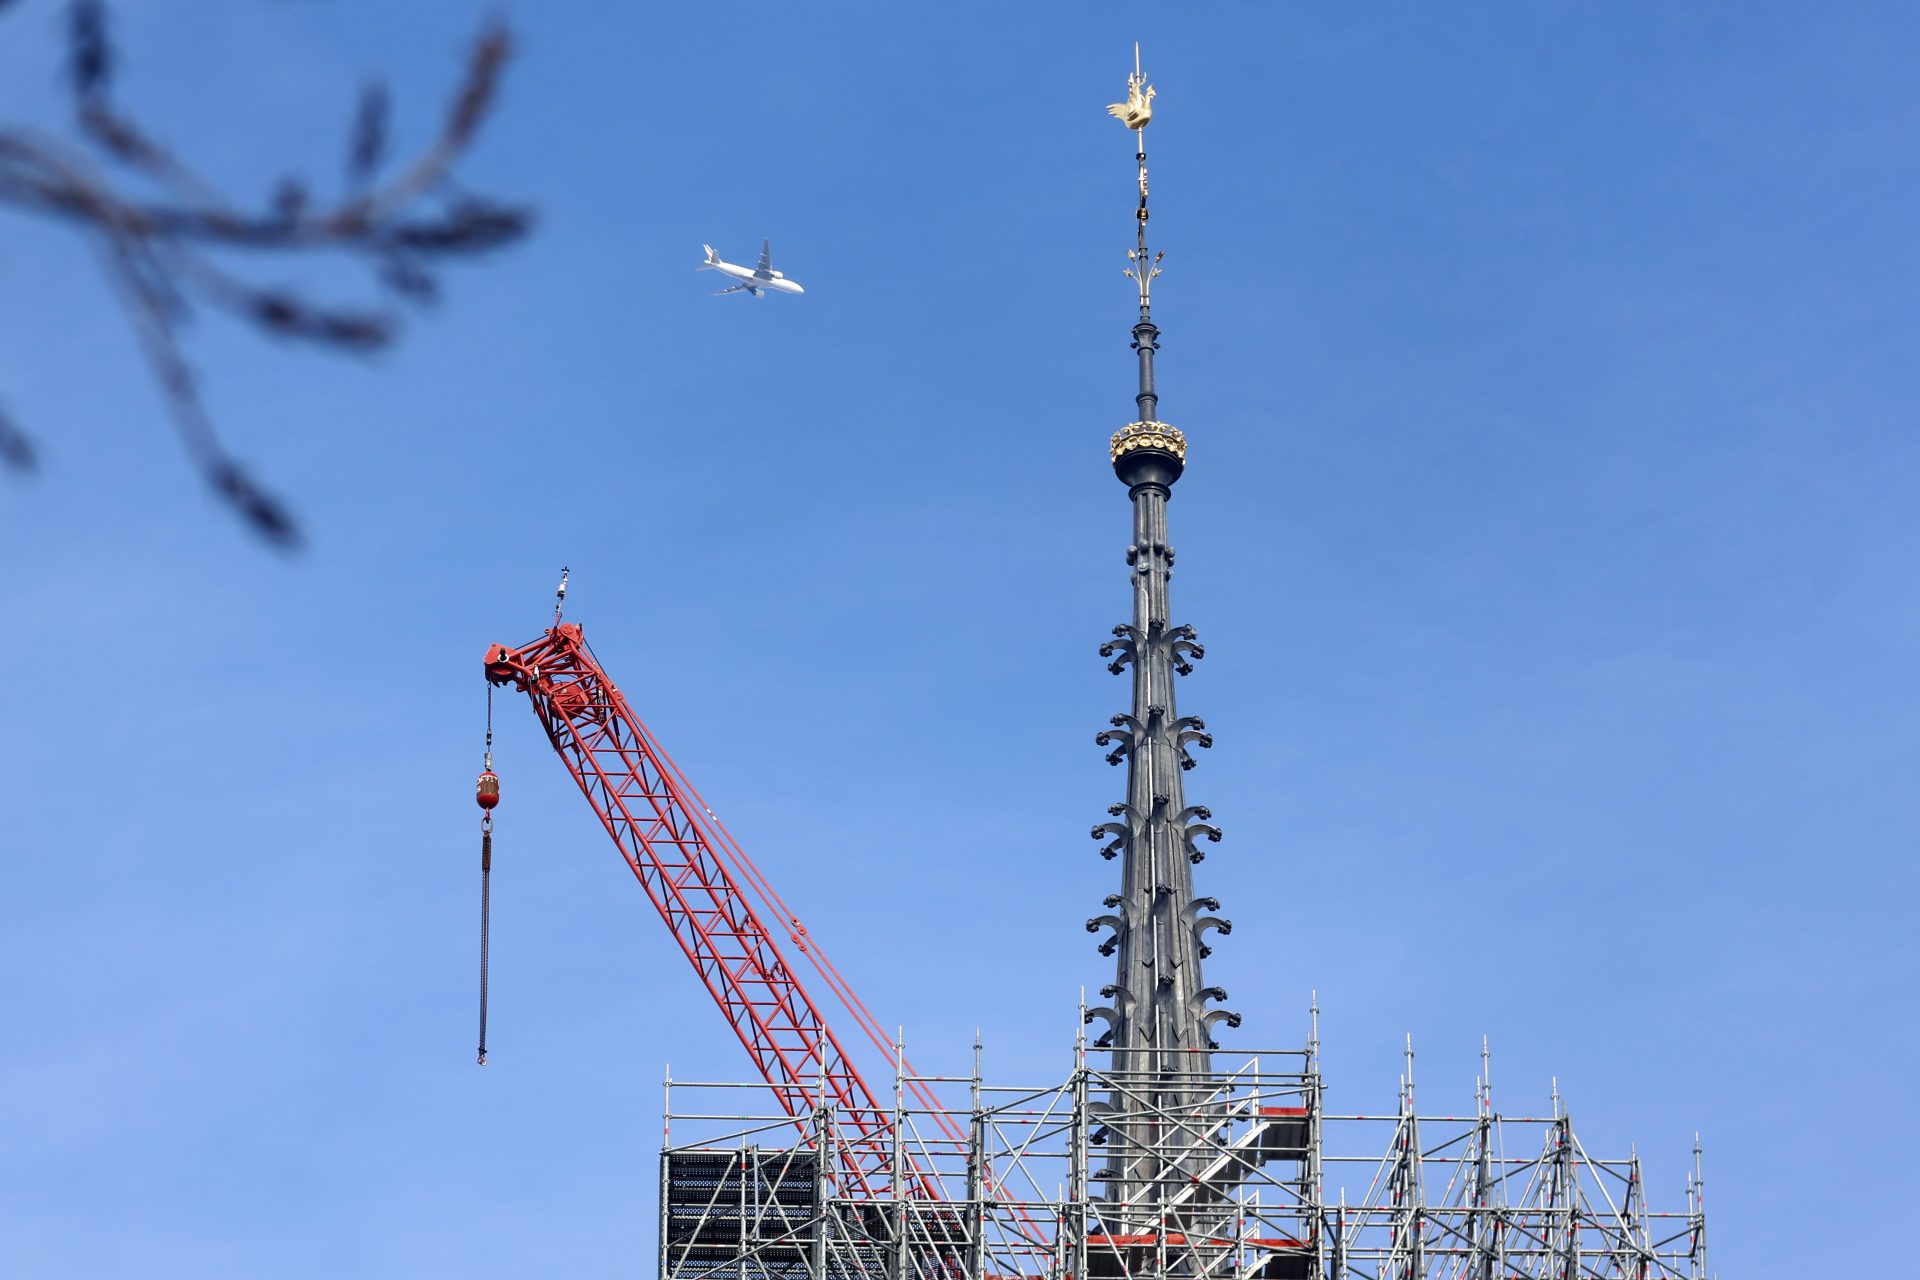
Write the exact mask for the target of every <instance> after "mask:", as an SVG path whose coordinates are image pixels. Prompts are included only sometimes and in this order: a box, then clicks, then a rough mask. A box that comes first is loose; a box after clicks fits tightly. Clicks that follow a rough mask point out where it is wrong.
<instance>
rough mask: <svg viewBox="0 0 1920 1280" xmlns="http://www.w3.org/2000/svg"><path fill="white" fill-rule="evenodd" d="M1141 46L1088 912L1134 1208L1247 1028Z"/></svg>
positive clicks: (1124, 1186) (1121, 1163)
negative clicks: (1155, 227)
mask: <svg viewBox="0 0 1920 1280" xmlns="http://www.w3.org/2000/svg"><path fill="white" fill-rule="evenodd" d="M1138 57H1139V54H1138V48H1137V46H1136V50H1135V66H1134V73H1133V75H1131V76H1130V77H1128V80H1127V101H1126V102H1124V103H1116V104H1114V105H1113V106H1110V107H1108V108H1107V110H1108V112H1109V113H1110V114H1112V115H1113V116H1115V117H1116V118H1118V119H1119V120H1121V121H1122V122H1123V123H1125V124H1126V126H1127V127H1128V129H1130V130H1131V131H1132V132H1133V136H1134V138H1135V140H1136V142H1135V156H1134V158H1135V161H1136V163H1137V165H1138V167H1139V196H1140V198H1139V205H1138V208H1137V209H1136V211H1135V215H1134V218H1135V224H1136V229H1135V243H1134V247H1133V248H1132V249H1130V250H1129V251H1128V253H1127V257H1128V259H1129V260H1130V262H1131V265H1130V266H1129V267H1128V269H1127V275H1128V276H1129V277H1131V278H1132V279H1133V281H1134V283H1135V284H1136V285H1137V286H1138V289H1139V297H1140V315H1139V319H1138V320H1137V321H1136V322H1135V323H1134V326H1133V349H1134V351H1135V352H1137V353H1138V356H1139V386H1138V391H1137V393H1136V394H1135V396H1134V402H1135V404H1136V405H1137V406H1138V415H1139V416H1138V417H1137V418H1136V420H1135V421H1133V422H1130V423H1128V424H1127V425H1126V426H1125V427H1122V428H1121V429H1120V430H1119V431H1118V432H1116V433H1115V434H1114V436H1113V440H1112V445H1111V453H1110V456H1111V460H1112V463H1113V470H1114V474H1115V475H1117V476H1118V477H1119V478H1120V480H1121V481H1122V482H1123V483H1124V484H1125V485H1126V486H1127V493H1128V496H1129V498H1130V499H1131V501H1132V504H1133V541H1132V543H1131V544H1130V545H1129V546H1128V547H1127V564H1128V566H1129V567H1130V570H1131V573H1130V577H1131V580H1132V594H1133V618H1132V621H1131V622H1130V623H1128V624H1124V625H1122V626H1118V627H1115V628H1114V631H1113V635H1114V638H1113V639H1112V640H1110V641H1108V642H1107V643H1106V644H1104V645H1102V646H1101V649H1100V653H1101V656H1103V657H1108V658H1111V659H1112V662H1111V663H1110V664H1109V665H1108V670H1110V671H1112V672H1113V673H1114V674H1116V675H1119V674H1122V673H1123V672H1127V671H1128V670H1129V669H1130V670H1131V673H1132V677H1133V699H1132V707H1131V709H1130V711H1129V712H1126V713H1123V714H1120V715H1116V716H1114V717H1113V720H1112V727H1111V728H1109V729H1106V730H1104V731H1102V732H1101V733H1100V734H1099V735H1098V736H1097V738H1096V739H1095V740H1096V741H1097V742H1098V743H1099V744H1100V745H1102V746H1106V747H1110V748H1111V750H1110V752H1109V754H1108V755H1107V761H1108V763H1109V764H1114V765H1118V764H1121V763H1123V762H1124V763H1125V765H1126V767H1127V798H1126V800H1125V801H1124V802H1122V803H1120V804H1116V805H1114V806H1112V808H1110V809H1109V810H1108V813H1109V814H1110V815H1111V816H1112V819H1113V820H1112V821H1110V822H1105V823H1102V824H1101V825H1099V826H1097V827H1095V828H1094V830H1093V834H1094V838H1095V839H1098V840H1102V841H1103V842H1104V846H1103V848H1102V849H1101V853H1102V854H1103V855H1104V856H1105V857H1107V858H1109V859H1118V860H1119V861H1120V871H1121V876H1120V892H1119V893H1118V894H1116V895H1112V896H1109V897H1108V898H1107V900H1106V902H1107V905H1108V907H1109V914H1107V915H1103V916H1097V917H1095V918H1094V919H1093V920H1090V921H1089V922H1088V926H1087V927H1088V928H1089V929H1090V930H1092V931H1095V932H1099V931H1102V930H1104V929H1108V928H1110V929H1112V930H1113V934H1112V936H1111V937H1110V938H1108V939H1106V940H1105V941H1103V942H1102V944H1101V947H1100V950H1101V952H1102V953H1103V954H1107V955H1114V956H1115V957H1116V968H1115V974H1114V980H1113V983H1112V985H1110V986H1108V987H1105V988H1102V994H1103V995H1106V996H1107V997H1108V1003H1106V1004H1105V1005H1103V1006H1102V1007H1101V1008H1099V1009H1095V1010H1093V1011H1091V1012H1090V1013H1089V1014H1088V1020H1089V1021H1093V1020H1095V1019H1101V1020H1104V1021H1105V1022H1106V1023H1107V1028H1106V1031H1105V1033H1104V1034H1103V1035H1102V1036H1101V1037H1100V1039H1099V1040H1098V1041H1097V1042H1096V1043H1097V1044H1098V1045H1099V1046H1100V1047H1110V1048H1112V1049H1113V1050H1114V1054H1113V1069H1114V1071H1115V1072H1116V1073H1119V1075H1120V1076H1122V1077H1124V1078H1126V1079H1128V1080H1130V1081H1133V1082H1134V1083H1133V1085H1132V1086H1131V1087H1129V1088H1128V1089H1127V1090H1126V1091H1125V1092H1126V1096H1125V1097H1122V1096H1121V1095H1120V1094H1119V1093H1118V1092H1117V1093H1116V1094H1115V1098H1114V1104H1113V1108H1114V1109H1113V1120H1112V1123H1110V1124H1109V1126H1108V1128H1109V1130H1110V1132H1111V1134H1112V1135H1113V1140H1111V1141H1110V1145H1109V1147H1108V1153H1109V1154H1108V1159H1109V1162H1110V1167H1109V1170H1108V1173H1107V1175H1106V1176H1107V1177H1108V1178H1109V1179H1110V1181H1109V1186H1108V1197H1109V1199H1111V1200H1113V1201H1116V1202H1134V1201H1137V1199H1138V1194H1139V1193H1140V1192H1142V1191H1143V1190H1144V1188H1146V1187H1147V1186H1148V1185H1149V1184H1151V1183H1153V1182H1154V1181H1155V1180H1156V1179H1157V1178H1158V1176H1159V1174H1160V1172H1161V1171H1162V1168H1163V1167H1164V1161H1163V1159H1162V1158H1160V1157H1156V1156H1154V1155H1152V1154H1150V1153H1151V1152H1152V1151H1153V1150H1155V1149H1159V1150H1165V1146H1164V1138H1165V1137H1166V1135H1164V1134H1162V1133H1160V1132H1159V1129H1160V1126H1161V1122H1160V1121H1159V1120H1157V1119H1156V1118H1155V1116H1156V1115H1165V1114H1166V1113H1167V1111H1168V1109H1175V1110H1177V1109H1178V1108H1179V1105H1180V1103H1181V1101H1182V1099H1188V1098H1191V1097H1192V1096H1193V1095H1194V1091H1195V1090H1196V1087H1199V1088H1204V1085H1202V1084H1201V1081H1203V1080H1204V1079H1205V1077H1206V1076H1207V1074H1208V1073H1209V1071H1210V1059H1209V1057H1208V1053H1207V1051H1208V1050H1209V1049H1212V1048H1215V1047H1217V1046H1216V1045H1215V1044H1214V1042H1213V1035H1212V1032H1213V1028H1214V1026H1215V1025H1216V1024H1217V1023H1220V1022H1225V1023H1226V1024H1227V1025H1229V1026H1238V1025H1239V1022H1240V1018H1239V1015H1238V1014H1234V1013H1229V1012H1227V1011H1225V1010H1224V1009H1219V1008H1211V1007H1209V1006H1210V1005H1211V1004H1214V1003H1216V1002H1218V1001H1222V1000H1224V999H1226V994H1227V993H1226V992H1225V991H1223V990H1221V989H1220V988H1219V987H1215V986H1209V985H1208V984H1207V982H1206V980H1205V979H1204V978H1203V977H1202V976H1201V961H1202V959H1203V958H1204V957H1205V956H1206V955H1207V954H1208V953H1209V951H1210V949H1211V948H1210V947H1209V946H1208V944H1207V941H1206V939H1207V935H1208V934H1209V933H1210V932H1211V931H1215V930H1217V931H1218V932H1220V933H1226V932H1228V931H1229V930H1230V929H1231V925H1230V924H1229V923H1228V922H1227V921H1224V920H1221V919H1218V918H1216V917H1214V916H1212V915H1210V914H1207V913H1209V912H1212V911H1215V910H1218V908H1219V903H1218V902H1217V901H1216V900H1214V899H1212V898H1200V897H1196V896H1195V893H1194V886H1193V868H1194V866H1195V864H1197V863H1198V862H1200V861H1201V859H1202V858H1204V857H1205V856H1206V855H1205V853H1204V852H1203V851H1202V845H1203V844H1204V843H1210V842H1213V841H1217V840H1219V839H1220V829H1219V828H1218V827H1215V826H1213V825H1212V824H1211V822H1210V821H1209V819H1210V818H1211V817H1212V815H1211V814H1210V813H1209V812H1208V811H1207V810H1206V809H1205V808H1204V807H1202V806H1200V805H1190V804H1188V803H1187V799H1186V794H1185V788H1184V786H1183V783H1182V778H1183V776H1184V774H1185V773H1186V771H1187V770H1189V769H1191V768H1192V767H1193V765H1194V757H1193V755H1192V749H1193V748H1195V747H1209V746H1212V745H1213V739H1212V737H1211V736H1210V735H1209V734H1208V733H1207V732H1206V725H1205V723H1204V722H1203V721H1201V719H1200V718H1199V717H1198V716H1184V717H1183V716H1182V715H1181V714H1180V712H1179V710H1178V708H1177V706H1176V704H1175V698H1174V681H1175V678H1176V676H1185V675H1186V674H1188V673H1189V672H1190V671H1191V670H1192V669H1193V665H1192V664H1193V662H1194V661H1195V660H1197V659H1199V658H1200V657H1202V656H1203V653H1204V650H1203V649H1202V648H1201V646H1200V644H1199V642H1198V640H1197V639H1196V638H1195V635H1194V631H1193V628H1192V627H1189V626H1184V625H1180V626H1176V625H1174V623H1173V622H1172V621H1171V616H1170V612H1169V607H1168V593H1167V582H1168V579H1169V578H1170V577H1171V576H1172V573H1173V559H1174V556H1173V548H1172V547H1171V546H1170V545H1169V544H1168V542H1167V502H1168V500H1169V499H1170V498H1171V497H1172V494H1173V485H1174V483H1175V482H1176V481H1177V480H1179V479H1180V475H1181V472H1182V471H1183V470H1184V469H1185V466H1186V453H1187V441H1186V437H1185V436H1184V435H1183V434H1182V433H1181V432H1180V431H1179V429H1178V428H1176V427H1173V426H1170V425H1168V424H1167V423H1164V422H1161V421H1160V420H1159V395H1158V392H1157V390H1156V388H1155V386H1154V369H1153V358H1154V353H1155V352H1156V351H1158V350H1159V337H1160V331H1159V329H1158V328H1156V327H1155V325H1154V323H1153V315H1152V286H1153V281H1154V278H1155V277H1156V276H1158V275H1159V274H1160V265H1159V264H1160V261H1161V259H1162V258H1163V257H1164V256H1165V255H1164V254H1156V253H1151V252H1150V251H1149V249H1148V246H1147V218H1148V213H1147V144H1146V127H1147V124H1148V122H1149V121H1150V120H1151V119H1152V116H1153V107H1152V103H1153V98H1154V90H1153V87H1152V86H1151V85H1148V84H1146V82H1145V78H1144V77H1143V76H1142V75H1141V73H1140V70H1139V62H1138Z"/></svg>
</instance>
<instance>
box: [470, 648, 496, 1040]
mask: <svg viewBox="0 0 1920 1280" xmlns="http://www.w3.org/2000/svg"><path fill="white" fill-rule="evenodd" d="M473 795H474V800H475V801H476V802H477V803H478V804H479V805H480V1056H479V1063H480V1065H481V1066H483V1067H484V1066H486V1065H487V956H488V952H489V950H490V948H491V941H492V938H491V934H492V924H493V920H492V917H493V807H494V806H495V805H497V804H499V803H500V779H499V777H498V776H497V775H495V773H494V772H493V686H492V685H488V686H487V749H486V765H485V768H483V769H482V770H481V772H480V778H479V780H478V781H477V782H475V783H474V788H473Z"/></svg>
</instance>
